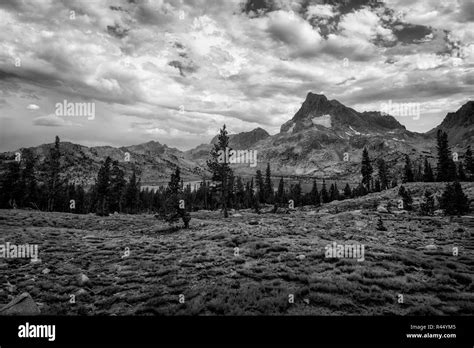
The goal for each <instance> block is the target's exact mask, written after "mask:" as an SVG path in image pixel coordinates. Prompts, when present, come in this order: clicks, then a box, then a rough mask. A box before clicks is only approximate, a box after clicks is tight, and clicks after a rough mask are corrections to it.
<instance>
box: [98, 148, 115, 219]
mask: <svg viewBox="0 0 474 348" xmlns="http://www.w3.org/2000/svg"><path fill="white" fill-rule="evenodd" d="M111 164H112V160H111V159H110V157H108V156H107V158H106V159H105V161H104V163H103V164H102V166H101V167H100V169H99V173H98V174H97V183H96V186H97V207H96V214H97V215H99V216H107V215H109V203H110V202H109V201H110V197H109V196H110V166H111Z"/></svg>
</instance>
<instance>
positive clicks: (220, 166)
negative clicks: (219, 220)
mask: <svg viewBox="0 0 474 348" xmlns="http://www.w3.org/2000/svg"><path fill="white" fill-rule="evenodd" d="M228 148H229V136H228V135H227V130H226V126H225V125H224V126H223V127H222V129H221V130H220V132H219V135H218V136H217V142H216V143H215V144H214V148H213V149H212V150H211V153H210V154H209V155H210V158H209V159H208V160H207V167H208V168H209V171H210V172H211V173H212V180H213V181H217V182H219V184H220V185H219V186H220V187H219V189H220V193H221V204H222V210H223V211H224V217H225V218H227V217H228V216H229V213H228V211H227V203H228V202H227V198H228V190H229V187H228V183H229V177H230V176H231V175H232V169H231V168H230V166H229V163H227V161H226V160H224V161H222V160H220V158H222V157H223V156H222V153H225V152H226V150H227V149H228Z"/></svg>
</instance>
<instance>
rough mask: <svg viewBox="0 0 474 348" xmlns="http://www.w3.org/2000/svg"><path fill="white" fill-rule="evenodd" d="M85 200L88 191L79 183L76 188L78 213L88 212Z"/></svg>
mask: <svg viewBox="0 0 474 348" xmlns="http://www.w3.org/2000/svg"><path fill="white" fill-rule="evenodd" d="M85 202H86V192H85V191H84V188H83V187H82V185H78V186H77V188H76V209H75V213H76V214H85V213H86V207H85Z"/></svg>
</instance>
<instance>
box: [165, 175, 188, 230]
mask: <svg viewBox="0 0 474 348" xmlns="http://www.w3.org/2000/svg"><path fill="white" fill-rule="evenodd" d="M183 195H184V191H183V184H182V182H181V172H180V170H179V168H176V170H175V172H174V173H172V174H171V178H170V181H169V183H168V188H167V189H166V200H165V204H164V205H163V209H162V210H161V212H160V216H161V217H162V218H163V219H164V220H165V221H167V222H168V223H174V222H176V221H177V220H179V218H181V220H182V221H183V223H184V228H189V221H190V220H191V215H190V214H189V212H187V211H186V201H185V200H184V199H183ZM188 203H189V202H188Z"/></svg>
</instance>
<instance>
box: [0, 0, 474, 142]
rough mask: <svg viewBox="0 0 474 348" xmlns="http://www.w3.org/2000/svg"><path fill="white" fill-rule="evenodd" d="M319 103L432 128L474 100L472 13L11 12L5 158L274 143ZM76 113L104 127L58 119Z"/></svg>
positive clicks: (439, 9) (278, 3)
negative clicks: (265, 138)
mask: <svg viewBox="0 0 474 348" xmlns="http://www.w3.org/2000/svg"><path fill="white" fill-rule="evenodd" d="M309 91H312V92H314V93H323V94H325V95H326V96H327V97H328V98H329V99H337V100H339V101H340V102H342V103H344V104H345V105H347V106H350V107H353V108H354V109H356V110H358V111H369V110H381V105H382V103H387V102H388V101H389V100H392V102H399V103H408V102H416V103H420V105H421V116H420V118H419V119H414V117H413V118H412V117H399V118H398V120H399V121H400V122H401V123H402V124H404V125H405V126H406V127H407V128H408V129H410V130H413V131H420V132H421V131H427V130H429V129H431V128H433V127H435V126H436V125H438V124H439V123H440V122H441V121H442V119H443V118H444V116H445V115H446V113H447V112H449V111H455V110H457V109H458V108H459V107H460V106H461V105H462V104H464V103H465V102H466V101H468V100H469V99H473V93H472V92H473V91H474V1H472V0H443V1H422V0H418V1H417V0H385V1H378V2H377V1H369V0H346V1H344V0H341V1H323V0H319V1H318V0H298V1H295V0H285V1H284V0H232V1H229V0H195V1H193V0H150V1H147V0H96V1H91V0H81V1H79V0H71V1H58V0H35V1H33V0H31V1H26V0H25V1H21V0H16V1H12V0H2V1H0V151H6V150H15V149H17V148H19V147H24V146H34V145H38V144H41V143H47V142H48V143H49V142H52V141H53V139H54V136H55V135H59V136H60V137H61V139H62V140H63V141H72V142H75V143H80V144H83V145H87V146H94V145H113V146H122V145H132V144H139V143H143V142H146V141H150V140H156V141H159V142H161V143H165V144H167V145H169V146H173V147H177V148H179V149H189V148H192V147H194V146H196V145H198V144H201V143H204V142H208V141H209V140H210V139H211V138H212V137H213V136H214V135H215V134H216V133H217V131H218V129H219V127H220V126H221V125H222V124H224V123H225V124H227V126H228V128H229V130H230V131H231V132H232V133H237V132H241V131H249V130H252V129H254V128H256V127H262V128H264V129H266V130H268V131H269V132H270V133H271V134H273V133H277V132H278V131H279V127H280V125H281V124H283V123H284V122H285V121H287V120H288V119H290V118H291V117H292V116H293V115H294V113H295V112H296V111H297V109H298V108H299V106H300V105H301V103H302V102H303V100H304V98H305V96H306V94H307V93H308V92H309ZM65 100H66V101H68V102H73V103H81V102H87V103H94V104H93V105H94V107H95V118H94V119H88V118H87V117H77V116H76V117H65V116H56V114H55V112H56V107H55V105H56V104H57V103H63V102H64V101H65ZM90 105H92V104H90Z"/></svg>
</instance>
